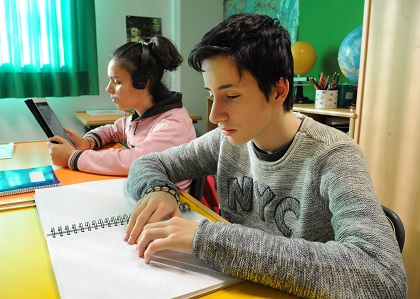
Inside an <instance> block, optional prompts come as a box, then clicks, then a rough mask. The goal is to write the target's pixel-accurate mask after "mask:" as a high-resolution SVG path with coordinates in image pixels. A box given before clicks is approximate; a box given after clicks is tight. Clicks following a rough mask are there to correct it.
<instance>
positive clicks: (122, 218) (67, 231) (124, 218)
mask: <svg viewBox="0 0 420 299" xmlns="http://www.w3.org/2000/svg"><path fill="white" fill-rule="evenodd" d="M130 216H131V214H123V215H118V216H112V217H111V218H108V217H107V218H104V219H102V218H101V219H98V220H92V221H86V222H85V223H83V222H80V223H79V224H77V225H76V223H73V224H71V225H64V228H63V226H61V225H60V226H57V228H55V227H51V230H50V231H51V233H49V234H47V236H52V237H53V238H55V237H58V236H59V237H63V236H64V235H71V234H77V233H79V232H82V233H83V232H85V231H91V230H97V229H100V228H105V227H111V226H118V225H124V224H128V221H129V220H130Z"/></svg>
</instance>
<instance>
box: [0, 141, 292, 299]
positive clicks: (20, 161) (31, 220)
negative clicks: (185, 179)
mask: <svg viewBox="0 0 420 299" xmlns="http://www.w3.org/2000/svg"><path fill="white" fill-rule="evenodd" d="M48 164H50V165H51V164H52V162H51V158H50V155H49V153H48V146H47V142H46V141H40V142H30V143H16V144H15V151H14V156H13V158H12V159H5V160H0V169H16V168H23V167H36V166H43V165H48ZM54 168H55V172H56V175H57V177H58V178H59V180H60V181H61V183H62V185H69V184H75V183H82V182H88V181H94V180H103V179H114V178H118V177H115V176H103V175H95V174H88V173H83V172H78V171H73V170H70V169H64V168H58V167H54ZM33 195H34V192H32V193H26V194H24V195H22V194H21V195H13V196H7V197H0V204H1V203H2V201H3V200H5V199H6V198H7V199H6V200H14V199H21V200H25V201H26V202H29V203H30V202H33ZM181 200H182V201H188V203H189V204H190V206H191V208H192V209H193V210H195V211H197V212H198V213H200V214H202V215H204V216H206V217H208V218H209V219H210V220H213V221H215V220H216V221H219V220H220V221H224V219H223V218H221V217H220V216H218V215H217V214H215V213H214V212H213V211H211V210H210V209H208V208H206V207H205V206H204V205H203V204H202V203H200V202H198V201H197V200H195V199H194V198H192V197H191V196H189V195H188V194H187V193H185V192H182V191H181ZM0 239H1V240H2V241H1V242H2V245H1V246H0V265H1V268H0V298H59V293H58V288H57V284H56V281H55V277H54V271H53V268H52V265H51V261H50V257H49V253H48V248H47V244H46V241H45V238H44V235H43V232H42V228H41V223H40V222H39V219H38V213H37V210H36V208H35V207H33V206H32V207H26V208H20V209H13V210H8V211H2V212H0ZM203 298H206V299H216V298H233V299H234V298H244V299H246V298H286V299H287V298H296V297H294V296H292V295H289V294H287V293H284V292H281V291H278V290H275V289H272V288H269V287H265V286H262V285H258V284H255V283H251V282H244V283H241V284H239V285H236V286H231V287H228V288H226V289H223V290H220V291H217V292H215V293H212V294H208V295H205V296H204V297H203Z"/></svg>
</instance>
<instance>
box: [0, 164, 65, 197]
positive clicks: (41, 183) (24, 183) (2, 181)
mask: <svg viewBox="0 0 420 299" xmlns="http://www.w3.org/2000/svg"><path fill="white" fill-rule="evenodd" d="M59 185H60V181H59V179H58V178H57V176H56V175H55V173H54V170H53V168H52V166H51V165H47V166H40V167H32V168H22V169H9V170H1V171H0V196H7V195H13V194H20V193H27V192H32V191H34V190H35V189H38V188H49V187H56V186H59Z"/></svg>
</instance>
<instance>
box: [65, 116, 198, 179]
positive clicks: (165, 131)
mask: <svg viewBox="0 0 420 299" xmlns="http://www.w3.org/2000/svg"><path fill="white" fill-rule="evenodd" d="M185 115H186V116H185ZM185 115H183V114H182V115H181V114H179V113H170V114H169V116H168V117H164V116H162V117H160V118H159V119H158V120H157V121H155V122H154V123H153V126H152V127H151V128H150V131H147V132H145V131H143V132H142V131H141V129H139V128H137V132H136V133H135V134H134V135H133V136H131V137H130V138H131V143H132V144H134V145H135V146H134V147H133V148H130V149H123V148H115V147H114V148H108V149H104V150H86V151H83V152H81V153H79V157H78V158H76V159H75V158H74V157H73V159H72V162H71V164H72V165H71V167H72V168H75V169H78V170H80V171H84V172H90V173H98V174H106V175H121V176H126V175H128V172H129V169H130V166H131V164H132V163H133V162H134V161H135V160H136V159H137V158H139V157H142V156H144V155H146V154H149V153H151V152H160V151H162V150H165V149H167V148H170V147H173V146H176V145H180V144H183V143H186V142H189V141H191V140H193V139H194V138H195V129H194V127H193V125H192V121H191V119H190V118H189V116H188V113H185ZM139 126H140V125H139ZM122 127H124V121H123V120H121V121H117V122H116V123H115V124H113V125H109V126H107V127H106V128H105V127H104V128H100V130H97V131H93V133H95V134H97V135H98V136H99V137H100V139H101V143H102V144H101V145H106V144H109V143H116V142H123V141H125V140H123V137H122V135H123V133H122V131H123V129H122ZM98 129H99V128H98ZM69 164H70V163H69Z"/></svg>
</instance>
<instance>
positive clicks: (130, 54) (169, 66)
mask: <svg viewBox="0 0 420 299" xmlns="http://www.w3.org/2000/svg"><path fill="white" fill-rule="evenodd" d="M147 45H148V47H149V59H148V62H147V70H148V80H149V83H150V88H149V90H150V94H151V95H152V98H153V102H154V103H156V102H159V101H160V100H162V99H164V98H166V97H167V96H168V94H169V92H170V91H169V89H168V88H167V87H166V86H165V85H164V84H163V82H162V77H163V74H164V72H165V70H167V71H174V70H176V69H177V68H178V67H179V66H180V65H181V63H182V61H183V58H182V56H181V54H179V52H178V50H177V48H176V47H175V45H174V44H173V42H172V41H171V40H169V39H168V38H166V37H163V36H160V35H159V36H154V37H152V38H151V39H150V42H149V43H148V44H147ZM141 55H142V45H141V44H140V43H136V42H128V43H126V44H124V45H122V46H121V47H119V48H118V49H117V50H115V52H114V53H113V54H112V56H111V59H113V60H115V62H116V63H118V64H119V65H121V67H122V68H124V69H125V70H126V71H127V72H128V73H129V74H130V75H131V77H133V75H134V73H135V72H136V71H137V68H138V67H139V66H140V67H141V65H140V61H141Z"/></svg>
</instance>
